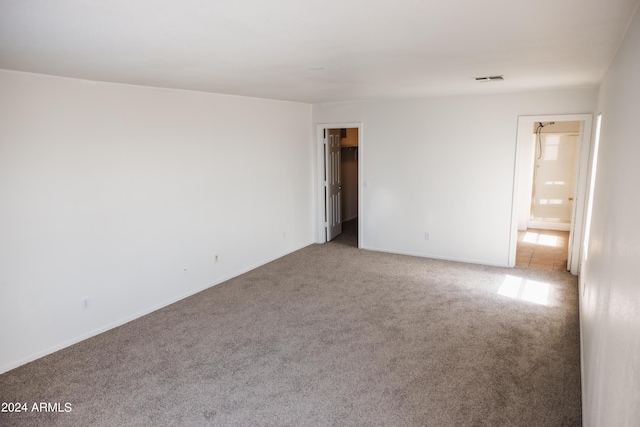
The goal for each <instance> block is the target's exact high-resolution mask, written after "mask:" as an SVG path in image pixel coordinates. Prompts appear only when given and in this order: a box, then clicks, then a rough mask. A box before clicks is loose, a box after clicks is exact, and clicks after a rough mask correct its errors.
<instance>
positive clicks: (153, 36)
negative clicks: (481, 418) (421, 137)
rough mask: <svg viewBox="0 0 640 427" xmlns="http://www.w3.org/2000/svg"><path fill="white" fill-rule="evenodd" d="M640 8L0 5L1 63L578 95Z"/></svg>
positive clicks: (360, 3) (129, 73) (459, 0)
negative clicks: (485, 79)
mask: <svg viewBox="0 0 640 427" xmlns="http://www.w3.org/2000/svg"><path fill="white" fill-rule="evenodd" d="M638 2H639V0H535V1H534V0H529V1H524V0H482V1H479V0H448V1H447V0H393V1H392V0H340V1H338V0H323V1H321V0H268V1H267V0H93V1H92V0H57V1H55V0H0V68H2V69H9V70H19V71H27V72H33V73H42V74H51V75H56V76H65V77H74V78H79V79H87V80H97V81H105V82H120V83H129V84H136V85H145V86H158V87H168V88H180V89H190V90H197V91H206V92H215V93H225V94H235V95H245V96H253V97H260V98H271V99H282V100H290V101H301V102H307V103H321V102H336V101H357V100H370V99H391V98H407V97H425V96H434V95H452V94H472V93H491V92H510V91H524V90H540V89H551V88H558V87H568V86H584V85H593V84H597V83H599V81H600V79H601V78H602V76H603V74H604V72H605V70H606V68H607V66H608V64H609V62H610V60H611V58H612V57H613V55H614V53H615V50H616V48H617V46H618V44H619V42H620V40H621V38H622V36H623V34H624V31H625V29H626V27H627V24H628V22H629V21H630V18H631V16H632V14H633V12H634V10H635V8H636V6H637V4H638ZM489 75H504V77H505V81H503V82H491V83H477V82H475V80H474V77H478V76H489ZM0 96H1V95H0Z"/></svg>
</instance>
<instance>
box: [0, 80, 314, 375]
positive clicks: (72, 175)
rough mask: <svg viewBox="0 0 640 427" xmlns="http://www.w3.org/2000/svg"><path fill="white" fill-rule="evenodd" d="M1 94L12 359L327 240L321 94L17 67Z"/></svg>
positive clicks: (5, 298)
mask: <svg viewBox="0 0 640 427" xmlns="http://www.w3.org/2000/svg"><path fill="white" fill-rule="evenodd" d="M0 93H1V94H2V95H1V96H0V236H1V238H0V346H1V347H0V372H4V371H6V370H8V369H11V368H13V367H15V366H18V365H20V364H22V363H25V362H27V361H29V360H32V359H34V358H36V357H38V356H41V355H44V354H46V353H49V352H51V351H54V350H56V349H59V348H61V347H64V346H66V345H69V344H72V343H74V342H76V341H78V340H80V339H82V338H86V337H88V336H91V335H94V334H96V333H98V332H100V331H103V330H106V329H108V328H110V327H113V326H115V325H118V324H121V323H123V322H125V321H127V320H130V319H132V318H135V317H137V316H140V315H142V314H145V313H147V312H150V311H152V310H154V309H156V308H158V307H161V306H163V305H166V304H167V303H170V302H173V301H175V300H178V299H180V298H181V297H184V296H186V295H189V294H192V293H194V292H196V291H198V290H201V289H203V288H206V287H209V286H211V285H212V284H216V283H219V282H221V281H223V280H224V279H226V278H229V277H232V276H235V275H237V274H239V273H241V272H244V271H246V270H248V269H251V268H253V267H255V266H258V265H260V264H262V263H265V262H267V261H269V260H272V259H274V258H276V257H279V256H281V255H283V254H286V253H288V252H291V251H294V250H297V249H299V248H301V247H303V246H306V245H308V244H310V243H312V241H313V224H312V218H313V212H312V208H311V206H312V204H313V203H314V202H313V187H312V182H313V179H314V176H313V173H312V172H311V169H312V167H311V165H312V164H313V163H312V162H313V157H312V156H313V149H314V145H313V141H312V133H311V126H310V124H311V106H309V105H305V104H297V103H287V102H279V101H268V100H261V99H252V98H242V97H234V96H224V95H214V94H205V93H198V92H189V91H177V90H166V89H155V88H145V87H136V86H127V85H116V84H103V83H93V82H84V81H80V80H73V79H62V78H56V77H49V76H41V75H34V74H25V73H17V72H8V71H0ZM214 254H218V255H219V262H218V263H217V264H216V263H214V262H213V259H214ZM185 269H186V270H185ZM84 297H89V298H90V299H89V304H90V308H89V309H88V310H83V307H82V299H83V298H84Z"/></svg>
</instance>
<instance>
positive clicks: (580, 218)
mask: <svg viewBox="0 0 640 427" xmlns="http://www.w3.org/2000/svg"><path fill="white" fill-rule="evenodd" d="M592 121H593V116H592V115H591V114H573V115H553V116H522V117H519V119H518V135H517V143H516V168H515V174H514V186H513V203H512V221H511V222H512V224H511V241H510V246H509V266H511V267H513V266H515V265H516V252H517V243H518V231H523V230H527V229H528V228H530V227H531V226H536V225H538V226H539V225H540V222H538V223H536V217H535V216H534V217H533V219H532V217H531V215H532V196H533V194H534V179H537V184H536V186H537V187H538V188H536V189H535V190H536V191H540V187H548V188H552V187H554V186H557V187H558V188H559V187H564V188H565V190H566V188H567V187H572V188H569V190H568V191H569V194H571V195H568V196H567V200H566V203H565V201H564V200H562V203H560V199H559V198H558V197H560V196H557V197H556V196H555V195H554V197H547V196H545V197H538V199H537V203H538V205H539V206H542V205H543V204H546V205H547V207H548V206H549V204H550V201H551V200H553V203H555V204H556V205H563V206H562V207H563V208H564V209H565V210H567V209H569V210H570V212H571V213H570V215H569V218H570V219H569V221H568V224H567V225H563V226H558V227H560V228H555V229H556V230H557V229H560V230H562V229H563V228H562V227H564V228H568V231H569V237H568V247H567V270H569V271H570V272H571V273H572V274H575V275H577V274H578V273H579V268H580V263H579V261H580V256H581V248H582V244H581V242H582V237H583V229H584V212H585V207H586V205H585V197H586V187H587V171H588V160H589V151H590V148H591V127H592ZM551 122H553V123H554V124H557V127H556V130H558V129H564V130H567V129H569V128H568V127H569V126H575V127H577V130H578V132H577V136H576V138H575V141H574V142H575V144H576V145H577V148H576V149H575V157H576V158H575V170H573V171H572V172H571V173H570V174H569V175H571V176H570V178H571V179H572V180H573V183H567V182H566V181H567V180H568V179H567V178H558V179H555V178H554V179H550V178H549V179H547V178H548V177H547V178H545V177H544V176H542V177H540V174H539V173H538V176H537V177H535V178H534V167H535V166H537V165H538V163H536V162H535V161H534V159H536V160H537V157H538V156H540V157H541V158H543V156H544V152H543V151H544V148H545V147H544V139H545V137H544V136H541V138H540V140H538V138H537V135H532V132H534V131H535V130H536V129H538V128H539V124H540V123H541V124H543V126H547V125H549V124H550V123H551ZM571 122H577V123H575V124H573V125H572V124H571ZM545 123H546V124H547V125H544V124H545ZM538 130H541V129H538ZM560 133H562V132H559V131H558V132H556V134H560ZM566 133H567V134H571V133H572V132H571V131H567V132H566ZM574 133H575V132H574ZM540 134H542V132H540ZM558 141H559V140H558V139H557V138H551V139H550V140H549V144H548V147H547V148H550V149H549V150H548V151H547V153H548V154H549V157H548V159H547V160H549V161H551V160H550V159H551V158H552V157H554V156H556V155H558V154H559V150H560V145H559V142H558ZM536 144H543V147H542V149H543V150H542V151H540V148H539V147H536ZM570 145H571V143H569V144H568V145H567V146H566V147H570ZM553 147H555V148H553ZM568 151H570V150H568ZM541 153H542V154H541ZM556 160H557V159H556ZM551 162H553V161H551ZM564 172H565V173H566V171H564ZM563 181H564V183H563V184H556V183H560V182H563ZM547 183H549V184H548V185H547ZM552 191H555V190H552ZM547 194H552V195H553V194H554V193H547ZM534 197H535V196H534ZM562 197H564V196H562ZM569 198H572V200H568V199H569ZM534 201H535V200H534ZM541 201H544V203H541ZM557 211H558V210H556V213H557ZM540 212H546V214H547V215H550V214H549V212H554V211H553V210H551V211H550V210H546V211H545V210H544V209H542V210H540ZM534 215H536V214H535V211H534ZM554 215H555V213H554ZM541 218H543V217H538V218H537V219H541ZM550 218H551V216H550ZM552 218H555V222H556V223H559V222H560V221H558V220H557V219H558V218H556V217H552ZM543 219H544V218H543ZM543 222H545V221H543ZM546 222H547V223H550V222H552V221H546ZM547 228H553V227H552V226H550V225H548V226H547Z"/></svg>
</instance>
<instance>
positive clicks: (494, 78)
mask: <svg viewBox="0 0 640 427" xmlns="http://www.w3.org/2000/svg"><path fill="white" fill-rule="evenodd" d="M500 80H504V76H489V77H476V81H477V82H495V81H500Z"/></svg>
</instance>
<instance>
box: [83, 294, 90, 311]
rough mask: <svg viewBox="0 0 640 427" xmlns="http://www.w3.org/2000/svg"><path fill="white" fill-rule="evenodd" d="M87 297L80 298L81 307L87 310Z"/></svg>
mask: <svg viewBox="0 0 640 427" xmlns="http://www.w3.org/2000/svg"><path fill="white" fill-rule="evenodd" d="M89 307H90V306H89V297H84V298H82V309H83V310H89Z"/></svg>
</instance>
